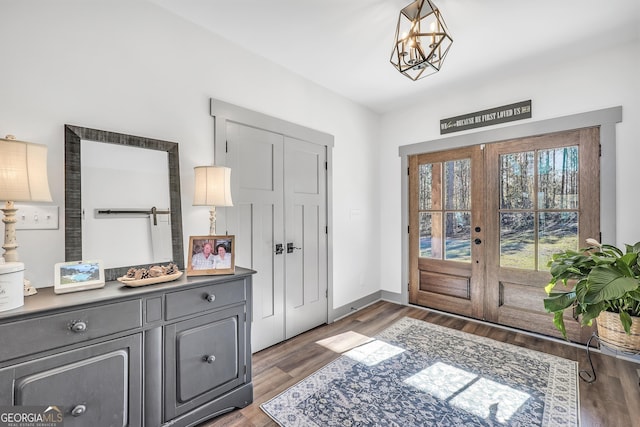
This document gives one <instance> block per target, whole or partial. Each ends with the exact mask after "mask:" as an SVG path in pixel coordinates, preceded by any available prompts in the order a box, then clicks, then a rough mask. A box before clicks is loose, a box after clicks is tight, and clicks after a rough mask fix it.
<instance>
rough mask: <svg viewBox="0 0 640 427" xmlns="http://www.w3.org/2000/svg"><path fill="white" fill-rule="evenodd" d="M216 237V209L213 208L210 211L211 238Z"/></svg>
mask: <svg viewBox="0 0 640 427" xmlns="http://www.w3.org/2000/svg"><path fill="white" fill-rule="evenodd" d="M215 235H216V207H215V206H211V210H210V211H209V236H215Z"/></svg>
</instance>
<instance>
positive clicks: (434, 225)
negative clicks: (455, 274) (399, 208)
mask: <svg viewBox="0 0 640 427" xmlns="http://www.w3.org/2000/svg"><path fill="white" fill-rule="evenodd" d="M441 224H442V214H440V213H438V212H420V214H419V228H420V236H419V239H418V242H419V243H418V244H419V245H420V246H419V248H418V250H419V254H420V255H419V256H420V257H421V258H435V259H442V249H441V248H442V226H441Z"/></svg>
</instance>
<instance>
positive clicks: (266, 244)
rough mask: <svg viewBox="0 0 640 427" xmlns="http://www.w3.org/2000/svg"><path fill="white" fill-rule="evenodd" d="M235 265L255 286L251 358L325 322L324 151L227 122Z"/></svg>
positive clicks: (230, 222) (229, 211)
mask: <svg viewBox="0 0 640 427" xmlns="http://www.w3.org/2000/svg"><path fill="white" fill-rule="evenodd" d="M226 126H227V129H226V136H227V153H226V159H227V165H228V166H230V167H231V169H232V180H233V181H235V183H234V195H233V198H234V200H233V201H234V206H233V207H232V208H227V215H226V216H227V225H228V230H227V231H228V232H229V233H230V234H234V235H235V236H236V264H237V265H241V266H244V267H250V268H253V269H254V270H256V271H257V273H256V275H255V276H254V278H253V310H252V351H253V352H255V351H259V350H261V349H263V348H266V347H268V346H271V345H273V344H276V343H278V342H280V341H283V340H285V339H288V338H291V337H292V336H294V335H297V334H299V333H301V332H304V331H306V330H308V329H311V328H313V327H315V326H318V325H321V324H324V323H326V322H327V301H328V299H327V287H328V277H327V271H328V270H327V234H326V228H325V227H326V224H327V220H326V211H327V208H326V205H327V192H326V169H325V162H326V149H325V147H324V146H321V145H318V144H312V143H309V142H306V141H303V140H300V139H295V138H291V137H287V136H284V135H281V134H278V133H275V132H270V131H266V130H262V129H257V128H255V127H252V126H247V125H243V124H239V123H234V122H230V121H227V122H226Z"/></svg>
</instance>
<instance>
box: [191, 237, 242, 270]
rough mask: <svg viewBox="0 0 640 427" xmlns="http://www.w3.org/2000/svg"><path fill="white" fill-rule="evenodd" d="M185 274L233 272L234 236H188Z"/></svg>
mask: <svg viewBox="0 0 640 427" xmlns="http://www.w3.org/2000/svg"><path fill="white" fill-rule="evenodd" d="M186 259H187V276H208V275H214V274H233V273H234V272H235V236H190V237H189V247H188V251H187V258H186Z"/></svg>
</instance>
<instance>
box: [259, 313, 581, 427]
mask: <svg viewBox="0 0 640 427" xmlns="http://www.w3.org/2000/svg"><path fill="white" fill-rule="evenodd" d="M577 371H578V366H577V363H576V362H574V361H571V360H567V359H564V358H561V357H556V356H551V355H548V354H545V353H541V352H537V351H532V350H528V349H525V348H521V347H517V346H514V345H511V344H505V343H501V342H498V341H495V340H492V339H489V338H483V337H479V336H476V335H472V334H467V333H465V332H460V331H456V330H453V329H450V328H445V327H441V326H437V325H433V324H431V323H427V322H423V321H421V320H416V319H411V318H406V317H405V318H403V319H401V320H400V321H398V322H397V323H395V324H394V325H392V326H391V327H390V328H388V329H386V330H385V331H383V332H382V333H381V334H380V335H378V336H377V337H376V339H375V340H373V341H371V342H369V343H366V344H363V345H361V346H359V347H356V348H354V349H352V350H350V351H348V352H346V353H344V354H343V355H342V356H341V357H340V358H338V359H336V360H335V361H333V362H331V363H329V364H328V365H326V366H325V367H323V368H322V369H320V370H319V371H317V372H315V373H314V374H312V375H311V376H309V377H307V378H305V379H304V380H302V381H301V382H299V383H298V384H296V385H295V386H293V387H291V388H289V389H287V390H286V391H284V392H283V393H281V394H280V395H278V396H276V397H275V398H273V399H271V400H270V401H268V402H265V403H264V404H263V405H261V408H262V410H263V411H264V412H266V413H267V414H268V415H269V416H270V417H271V418H273V419H274V420H275V421H276V422H277V423H278V424H280V425H282V426H287V427H293V426H321V427H328V426H341V427H345V426H349V427H356V426H397V427H408V426H545V427H546V426H548V427H551V426H553V427H555V426H578V425H579V424H580V420H579V414H580V411H579V398H578V373H577Z"/></svg>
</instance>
